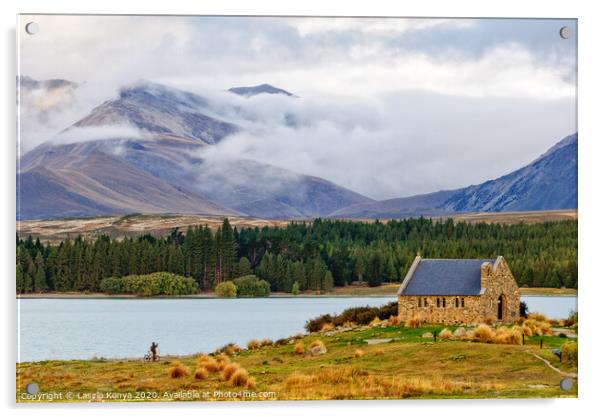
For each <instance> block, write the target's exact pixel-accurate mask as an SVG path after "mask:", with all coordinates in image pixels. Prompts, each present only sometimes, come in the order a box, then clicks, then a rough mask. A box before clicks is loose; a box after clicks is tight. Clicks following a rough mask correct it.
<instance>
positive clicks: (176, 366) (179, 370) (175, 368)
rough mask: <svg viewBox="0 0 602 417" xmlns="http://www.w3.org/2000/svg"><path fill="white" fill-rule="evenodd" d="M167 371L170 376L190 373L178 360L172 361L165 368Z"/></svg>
mask: <svg viewBox="0 0 602 417" xmlns="http://www.w3.org/2000/svg"><path fill="white" fill-rule="evenodd" d="M167 373H168V374H169V377H170V378H182V377H185V376H188V375H189V374H190V373H189V372H188V369H187V368H186V367H185V366H184V365H182V364H181V363H180V362H174V363H173V364H172V365H171V366H170V367H169V369H168V370H167Z"/></svg>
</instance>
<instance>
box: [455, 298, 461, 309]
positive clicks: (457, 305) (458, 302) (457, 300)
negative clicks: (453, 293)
mask: <svg viewBox="0 0 602 417" xmlns="http://www.w3.org/2000/svg"><path fill="white" fill-rule="evenodd" d="M458 307H460V300H459V299H458V297H456V308H458Z"/></svg>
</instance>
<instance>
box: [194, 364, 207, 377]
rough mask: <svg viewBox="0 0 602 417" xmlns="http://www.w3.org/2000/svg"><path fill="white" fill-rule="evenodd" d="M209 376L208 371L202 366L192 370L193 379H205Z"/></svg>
mask: <svg viewBox="0 0 602 417" xmlns="http://www.w3.org/2000/svg"><path fill="white" fill-rule="evenodd" d="M208 377H209V371H207V368H205V367H204V366H199V367H198V368H196V371H195V372H194V379H207V378H208Z"/></svg>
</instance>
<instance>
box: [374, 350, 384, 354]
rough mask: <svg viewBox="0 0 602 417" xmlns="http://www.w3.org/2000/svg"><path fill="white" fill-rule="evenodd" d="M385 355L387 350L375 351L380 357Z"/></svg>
mask: <svg viewBox="0 0 602 417" xmlns="http://www.w3.org/2000/svg"><path fill="white" fill-rule="evenodd" d="M384 354H385V350H384V349H376V350H375V351H374V355H376V356H380V355H384Z"/></svg>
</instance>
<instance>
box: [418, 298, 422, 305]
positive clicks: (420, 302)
mask: <svg viewBox="0 0 602 417" xmlns="http://www.w3.org/2000/svg"><path fill="white" fill-rule="evenodd" d="M418 307H422V298H420V297H418Z"/></svg>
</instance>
